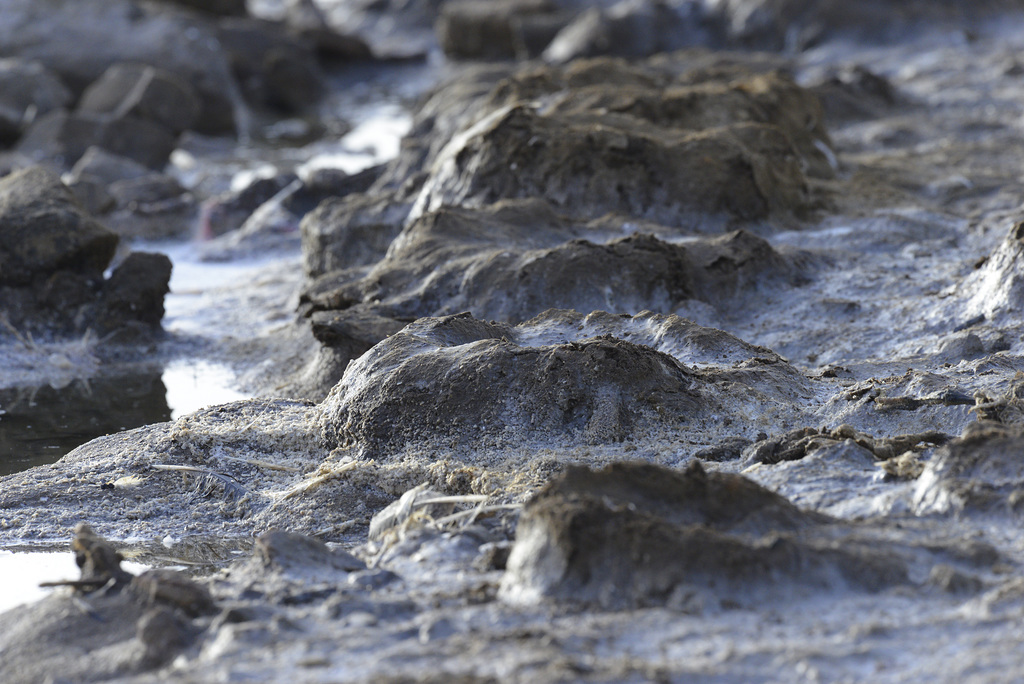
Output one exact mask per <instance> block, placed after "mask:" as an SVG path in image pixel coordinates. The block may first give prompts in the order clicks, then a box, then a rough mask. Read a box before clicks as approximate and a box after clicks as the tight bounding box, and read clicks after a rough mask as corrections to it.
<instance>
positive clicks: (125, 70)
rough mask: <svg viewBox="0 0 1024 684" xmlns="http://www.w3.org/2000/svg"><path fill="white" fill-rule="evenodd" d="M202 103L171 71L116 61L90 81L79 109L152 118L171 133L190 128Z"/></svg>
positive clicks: (120, 115)
mask: <svg viewBox="0 0 1024 684" xmlns="http://www.w3.org/2000/svg"><path fill="white" fill-rule="evenodd" d="M201 107H202V103H201V102H200V101H199V98H198V96H197V95H196V94H195V91H193V89H192V86H190V85H189V84H188V83H187V82H185V81H183V80H182V79H181V78H179V77H177V76H175V75H174V74H172V73H170V72H168V71H164V70H163V69H158V68H156V67H152V66H149V65H148V64H138V63H134V64H132V63H118V64H114V65H113V66H111V67H110V68H109V69H107V70H106V71H105V72H103V75H102V76H100V77H99V79H97V80H96V81H94V82H93V83H92V84H90V85H89V87H88V88H86V89H85V92H84V93H83V94H82V98H81V99H80V100H79V102H78V110H79V111H81V112H92V113H95V114H108V115H110V116H112V117H113V118H114V119H124V118H126V117H134V118H137V119H143V120H146V121H152V122H153V123H156V124H158V125H160V126H163V127H164V128H167V129H168V130H170V131H172V132H173V133H175V134H177V133H181V132H182V131H184V130H186V129H190V128H192V127H193V126H194V125H195V123H196V121H197V120H198V118H199V114H200V110H201Z"/></svg>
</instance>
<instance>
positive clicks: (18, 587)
mask: <svg viewBox="0 0 1024 684" xmlns="http://www.w3.org/2000/svg"><path fill="white" fill-rule="evenodd" d="M121 566H122V567H123V568H124V569H126V570H128V571H129V572H132V573H139V572H141V571H143V570H146V569H148V566H146V565H143V564H142V563H135V562H132V561H126V562H124V563H122V564H121ZM79 574H80V573H79V570H78V567H77V566H76V565H75V555H74V554H73V553H69V552H63V553H56V552H50V551H31V552H18V553H15V552H12V551H5V550H0V577H3V578H4V582H5V583H6V584H7V589H6V590H5V591H3V592H0V612H3V611H6V610H10V609H11V608H14V607H15V606H20V605H23V604H25V603H31V602H33V601H38V600H39V599H41V598H43V597H45V596H46V595H47V594H49V593H51V592H53V591H55V590H54V589H52V588H48V587H40V586H39V584H40V583H41V582H59V581H61V580H71V579H78V577H79Z"/></svg>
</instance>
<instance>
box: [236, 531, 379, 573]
mask: <svg viewBox="0 0 1024 684" xmlns="http://www.w3.org/2000/svg"><path fill="white" fill-rule="evenodd" d="M253 554H254V557H255V558H256V559H258V561H259V562H260V563H262V564H263V566H264V567H265V568H274V569H275V570H277V571H279V572H286V573H297V574H299V575H301V574H303V573H305V572H311V571H313V572H316V571H323V570H335V571H339V572H343V573H348V572H355V571H357V570H365V569H366V563H364V562H363V561H361V560H359V559H358V558H356V557H355V556H353V555H352V554H350V553H348V552H346V551H343V550H341V549H331V548H328V546H327V545H326V544H324V543H323V542H322V541H320V540H318V539H314V538H313V537H309V536H306V535H303V534H296V533H292V532H285V531H282V530H271V531H269V532H265V533H264V534H262V535H260V537H259V538H258V539H257V540H256V545H255V547H254V549H253Z"/></svg>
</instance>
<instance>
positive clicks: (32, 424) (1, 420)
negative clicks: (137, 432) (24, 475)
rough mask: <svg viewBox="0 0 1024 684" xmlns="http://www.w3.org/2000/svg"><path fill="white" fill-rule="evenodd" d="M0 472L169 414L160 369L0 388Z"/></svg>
mask: <svg viewBox="0 0 1024 684" xmlns="http://www.w3.org/2000/svg"><path fill="white" fill-rule="evenodd" d="M0 409H2V410H3V414H2V415H0V475H8V474H10V473H15V472H18V471H21V470H26V469H28V468H31V467H32V466H36V465H42V464H45V463H53V462H54V461H56V460H57V459H59V458H60V457H61V456H63V455H64V454H66V453H67V452H69V451H71V450H72V449H74V448H75V447H77V446H78V445H80V444H84V443H85V442H88V441H89V440H91V439H93V438H95V437H99V436H101V435H107V434H110V433H113V432H119V431H122V430H128V429H131V428H134V427H138V426H140V425H147V424H149V423H158V422H161V421H165V420H170V419H171V408H170V407H169V406H168V404H167V388H166V387H165V386H164V383H163V379H162V369H160V368H154V369H152V370H146V371H141V372H134V373H132V374H130V375H112V376H102V377H95V378H91V379H90V380H88V381H84V380H76V381H74V382H72V383H71V384H69V385H67V386H65V387H62V388H60V389H54V388H53V387H50V386H49V385H45V386H43V387H32V388H14V389H0Z"/></svg>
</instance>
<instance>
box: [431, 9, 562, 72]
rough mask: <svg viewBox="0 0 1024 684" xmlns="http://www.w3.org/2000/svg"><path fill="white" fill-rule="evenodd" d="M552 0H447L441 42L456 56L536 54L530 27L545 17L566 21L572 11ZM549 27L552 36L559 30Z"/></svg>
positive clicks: (440, 25) (440, 20)
mask: <svg viewBox="0 0 1024 684" xmlns="http://www.w3.org/2000/svg"><path fill="white" fill-rule="evenodd" d="M556 10H557V6H556V5H555V3H553V2H550V0H499V1H498V2H491V1H488V0H447V2H445V3H444V4H443V5H442V6H441V13H440V16H439V17H438V20H437V34H438V42H439V43H440V44H441V49H442V50H443V51H444V53H445V54H446V55H447V56H449V57H453V58H455V59H514V58H517V57H518V58H527V57H530V56H536V55H537V53H538V51H537V49H536V47H535V46H534V47H533V49H531V46H530V45H529V43H528V37H529V35H536V34H535V33H533V34H527V31H529V29H530V28H534V29H535V30H536V28H537V27H539V26H540V22H538V21H537V20H538V19H540V20H541V22H543V21H544V19H547V20H548V21H547V22H544V23H545V24H547V23H548V22H552V23H555V26H560V25H564V24H565V23H567V22H568V21H569V18H570V16H571V15H568V14H566V13H564V12H557V11H556ZM555 26H550V28H548V33H549V35H548V40H550V38H552V37H553V36H554V32H555V31H556V30H557V28H555Z"/></svg>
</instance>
